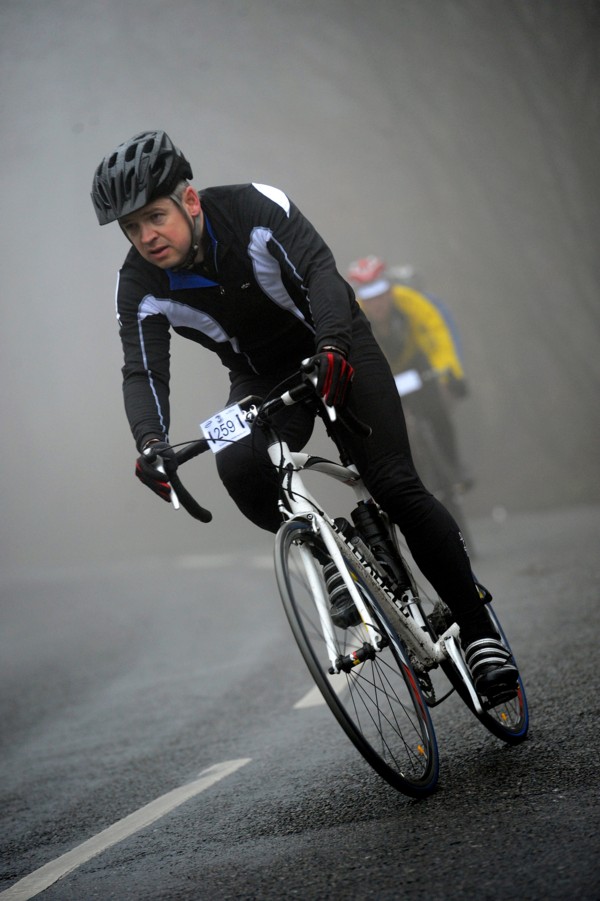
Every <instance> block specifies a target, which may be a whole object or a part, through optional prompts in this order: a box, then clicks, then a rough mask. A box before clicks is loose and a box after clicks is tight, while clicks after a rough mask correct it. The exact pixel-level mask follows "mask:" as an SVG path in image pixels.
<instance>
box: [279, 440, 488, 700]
mask: <svg viewBox="0 0 600 901" xmlns="http://www.w3.org/2000/svg"><path fill="white" fill-rule="evenodd" d="M268 452H269V457H270V459H271V462H272V463H273V466H274V468H275V469H276V470H277V472H279V473H284V475H283V476H282V478H281V489H282V492H283V496H282V498H281V499H280V502H279V509H280V512H281V514H282V516H283V517H284V519H286V520H290V521H291V520H297V521H300V522H305V523H307V524H308V525H309V526H310V528H311V530H312V531H313V532H314V533H315V534H317V535H319V537H320V538H321V539H322V541H323V543H324V544H325V547H326V549H327V552H328V554H329V555H330V557H331V559H332V561H333V562H334V564H335V566H336V568H337V569H338V571H339V572H340V574H341V576H342V578H343V580H344V584H345V586H346V588H347V589H348V592H349V593H350V596H351V597H352V600H353V601H354V603H355V605H356V607H357V608H358V611H359V613H360V615H361V618H362V620H363V624H364V627H365V629H366V633H367V637H368V641H369V643H370V644H371V646H372V647H373V649H374V650H375V651H378V650H380V649H381V641H382V637H381V634H380V633H379V631H377V630H376V629H375V628H374V627H373V626H372V625H370V624H369V618H370V617H369V613H368V610H367V608H366V606H365V603H364V600H363V598H362V596H361V593H360V591H359V590H358V588H357V587H356V585H355V583H354V580H353V579H352V576H351V574H350V572H349V571H348V567H347V566H346V563H345V557H346V558H348V559H349V560H351V561H352V563H353V565H357V566H359V567H360V569H361V574H362V575H364V577H365V581H366V582H367V583H368V585H369V589H370V590H372V591H373V593H374V594H375V595H376V596H377V598H378V599H379V600H381V602H382V606H383V608H384V609H386V610H390V608H391V607H393V609H394V611H395V614H396V615H395V616H394V620H395V622H396V623H397V624H398V632H399V637H400V638H401V639H402V640H403V641H404V642H405V644H406V645H407V647H408V648H409V649H410V651H412V653H413V654H414V655H415V656H416V658H417V659H418V660H419V661H420V662H421V663H423V665H424V666H425V667H427V668H432V667H434V666H437V665H438V664H439V663H440V662H442V661H443V660H446V659H448V658H450V659H451V660H452V662H453V663H454V665H455V667H456V669H457V670H458V672H459V673H460V675H461V677H462V679H463V682H464V684H465V686H466V688H467V690H468V692H469V695H470V698H471V701H472V703H473V707H474V709H475V711H476V712H477V713H482V712H483V708H482V706H481V702H480V700H479V698H478V696H477V693H476V691H475V687H474V685H473V681H472V679H471V675H470V673H469V671H468V669H467V667H466V664H465V662H464V660H463V657H462V654H461V652H460V648H459V645H458V632H459V628H458V625H457V624H456V623H452V624H451V625H450V626H449V628H448V629H446V631H445V632H444V633H443V634H442V635H441V636H440V637H439V639H438V640H437V641H435V642H434V641H433V640H432V639H431V637H430V635H429V633H428V632H427V631H426V630H424V629H423V628H421V626H422V625H423V623H422V622H421V624H419V622H418V620H417V619H415V618H414V617H413V615H412V613H411V611H410V609H409V608H410V601H409V603H408V604H407V605H406V606H404V607H400V606H398V604H396V603H394V602H393V601H392V600H391V599H390V598H389V596H388V595H387V593H386V592H385V590H384V589H383V587H382V586H381V585H379V583H378V581H377V578H376V576H374V575H373V574H372V573H371V572H370V570H369V568H368V563H367V564H366V565H365V562H363V561H362V559H361V558H360V556H359V554H358V553H357V552H356V551H355V550H354V549H353V548H352V547H351V545H350V544H348V543H347V542H346V541H345V539H344V537H343V535H341V534H340V533H339V532H338V531H337V530H336V529H335V527H334V525H333V520H332V519H331V518H330V517H329V516H328V514H327V513H326V512H325V510H324V509H323V507H322V505H321V504H319V503H318V501H317V500H316V499H315V497H314V496H313V495H312V493H311V492H310V491H309V490H308V489H307V487H306V485H305V483H304V480H303V478H302V473H303V472H305V471H309V470H310V471H313V472H320V473H322V474H324V475H326V476H329V477H330V478H332V479H334V480H335V481H337V482H341V483H343V484H345V485H348V486H349V487H350V488H352V490H353V492H354V495H355V500H356V502H357V503H358V502H359V501H367V500H369V499H370V495H369V493H368V492H367V490H366V488H365V486H364V484H363V482H362V479H361V477H360V475H359V473H358V471H357V469H356V468H355V467H354V466H344V465H343V464H341V463H336V462H334V461H332V460H325V459H323V458H321V457H315V456H313V455H311V454H308V453H304V452H294V451H291V450H290V448H289V447H288V445H287V444H286V442H284V441H280V440H277V441H274V442H273V443H272V444H271V445H270V446H269V448H268ZM302 554H303V562H304V564H305V570H306V572H307V574H308V579H309V584H310V589H311V592H312V595H313V597H314V599H315V605H316V608H317V612H318V615H319V618H320V621H321V628H322V630H323V635H324V636H325V641H326V644H327V651H328V655H329V660H330V664H331V667H332V671H334V672H340V670H339V667H338V665H337V662H336V661H337V650H336V648H335V645H334V642H333V623H332V621H331V615H330V612H329V603H328V598H327V596H326V594H325V591H324V588H323V582H322V579H321V578H320V577H319V573H318V570H317V566H318V563H317V561H316V560H315V558H314V557H313V555H312V554H311V552H310V550H309V549H308V548H302Z"/></svg>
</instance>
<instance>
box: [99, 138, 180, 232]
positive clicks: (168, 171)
mask: <svg viewBox="0 0 600 901" xmlns="http://www.w3.org/2000/svg"><path fill="white" fill-rule="evenodd" d="M189 178H192V169H191V166H190V164H189V163H188V161H187V160H186V158H185V157H184V155H183V153H182V152H181V150H179V149H178V148H177V147H175V145H174V144H173V142H172V141H171V139H170V138H169V136H168V135H167V134H166V132H164V131H142V132H140V134H137V135H135V136H134V137H133V138H131V140H129V141H125V143H124V144H119V146H118V147H117V149H116V150H114V151H113V152H112V153H109V154H108V155H107V156H105V157H104V159H103V160H102V162H101V163H100V165H99V166H98V168H97V169H96V172H95V174H94V181H93V184H92V203H93V204H94V209H95V210H96V216H97V217H98V222H99V223H100V225H106V224H107V223H109V222H114V221H115V220H116V219H120V218H121V217H122V216H126V215H127V214H128V213H133V212H135V211H136V210H139V209H141V208H142V207H143V206H145V205H146V204H147V203H150V201H151V200H155V199H156V198H157V197H165V196H168V195H169V194H171V193H172V192H173V190H174V189H175V187H176V186H177V185H178V184H179V182H180V181H182V180H184V179H189Z"/></svg>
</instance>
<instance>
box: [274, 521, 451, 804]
mask: <svg viewBox="0 0 600 901" xmlns="http://www.w3.org/2000/svg"><path fill="white" fill-rule="evenodd" d="M314 547H315V533H314V531H313V530H312V529H311V528H310V526H308V525H307V524H305V523H303V522H299V521H293V522H288V523H284V524H283V525H282V526H281V528H280V529H279V532H278V533H277V537H276V542H275V571H276V576H277V582H278V586H279V591H280V594H281V598H282V601H283V606H284V609H285V612H286V615H287V618H288V621H289V623H290V626H291V629H292V632H293V635H294V637H295V639H296V643H297V645H298V648H299V650H300V653H301V655H302V657H303V658H304V661H305V663H306V665H307V667H308V669H309V671H310V673H311V675H312V677H313V679H314V681H315V684H316V685H317V686H318V688H319V690H320V692H321V694H322V696H323V698H324V700H325V702H326V703H327V705H328V706H329V708H330V710H331V711H332V713H333V714H334V716H335V718H336V719H337V721H338V723H339V724H340V726H341V727H342V729H343V730H344V731H345V733H346V735H347V736H348V738H349V739H350V740H351V741H352V742H353V744H354V745H355V747H356V748H357V750H358V751H359V752H360V753H361V754H362V756H363V757H364V758H365V760H366V761H367V762H368V763H369V764H370V766H371V767H372V768H373V769H374V770H375V772H376V773H378V774H379V775H380V776H381V777H382V778H383V779H385V780H386V781H387V782H388V783H389V784H390V785H392V786H393V787H394V788H395V789H397V790H398V791H401V792H403V793H404V794H406V795H409V796H410V797H413V798H420V797H424V796H426V795H428V794H430V793H431V792H432V791H433V790H434V789H435V786H436V784H437V780H438V773H439V756H438V748H437V741H436V737H435V732H434V730H433V725H432V722H431V717H430V714H429V710H428V707H427V704H426V702H425V700H424V698H423V696H422V694H421V691H420V688H419V685H418V681H417V678H416V676H415V673H414V671H413V669H412V667H411V665H410V661H409V658H408V654H407V652H406V650H405V648H404V645H403V644H402V642H401V640H400V639H399V638H398V635H397V633H396V631H395V630H394V628H393V627H392V625H391V623H390V620H389V618H388V617H387V616H386V613H385V610H383V609H382V606H381V604H380V603H379V602H378V600H377V598H376V597H375V595H374V593H373V591H372V589H371V588H370V587H369V585H368V584H367V581H366V579H365V578H364V574H363V575H361V570H360V567H359V566H358V565H357V566H356V567H355V566H353V564H352V562H350V561H349V562H348V563H347V565H348V568H349V570H350V572H351V574H352V576H353V578H354V580H355V582H356V584H357V587H358V588H359V590H360V591H361V594H362V597H363V599H364V602H365V605H366V606H367V609H368V610H369V611H370V612H371V613H372V614H373V619H374V621H375V624H376V627H377V629H378V630H379V631H380V633H381V634H383V635H384V636H385V637H386V639H387V642H388V645H387V647H385V648H384V649H383V650H381V651H378V652H377V653H376V655H375V656H374V659H373V660H365V661H364V662H362V663H360V664H359V665H357V666H354V667H353V668H352V669H351V670H350V671H349V672H340V673H339V674H336V675H330V673H329V672H328V670H329V666H330V660H329V656H328V653H327V648H326V637H325V635H324V633H323V630H322V626H321V621H320V618H319V616H318V613H317V610H316V607H315V601H314V597H313V593H312V591H311V589H310V586H309V583H308V577H309V569H310V570H311V571H312V572H311V574H312V576H313V577H314V576H315V574H316V576H317V578H319V579H320V580H322V567H321V564H319V562H318V561H317V560H316V559H315V557H314V556H313V549H314ZM333 633H334V634H333V635H332V636H331V638H332V640H333V642H334V643H335V647H336V650H337V651H338V653H339V654H340V655H342V656H343V655H346V654H348V653H349V651H350V650H352V649H356V648H357V647H361V646H362V644H363V643H364V641H365V638H366V630H365V627H364V625H363V624H362V623H361V625H360V626H355V627H351V628H349V629H345V630H343V629H338V628H336V627H335V626H334V627H333Z"/></svg>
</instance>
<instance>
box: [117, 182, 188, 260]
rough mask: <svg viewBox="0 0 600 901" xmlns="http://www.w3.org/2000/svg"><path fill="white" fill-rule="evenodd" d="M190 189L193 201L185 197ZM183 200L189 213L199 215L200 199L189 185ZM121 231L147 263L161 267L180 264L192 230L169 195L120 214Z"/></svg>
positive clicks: (183, 258)
mask: <svg viewBox="0 0 600 901" xmlns="http://www.w3.org/2000/svg"><path fill="white" fill-rule="evenodd" d="M187 191H192V193H193V194H194V195H195V201H194V200H193V198H192V203H191V206H190V198H189V197H186V194H187ZM182 202H183V204H184V206H185V208H186V209H187V210H188V212H190V209H191V208H193V209H194V210H196V212H190V215H192V216H193V215H198V214H199V212H200V203H199V201H198V195H197V194H196V193H195V191H193V190H192V189H191V188H188V189H187V190H186V192H185V193H184V196H183V198H182ZM119 224H120V225H121V227H122V228H123V231H124V232H125V234H126V235H127V237H128V238H129V240H130V241H131V243H132V244H133V246H134V247H135V249H136V250H137V251H138V253H139V254H140V255H141V256H142V257H143V258H144V259H145V260H147V261H148V262H149V263H152V264H153V265H154V266H159V267H160V268H161V269H171V268H174V267H177V266H179V265H180V264H181V263H182V262H183V261H184V260H185V258H186V256H187V253H188V251H189V249H190V243H191V230H190V222H189V219H188V218H187V217H186V215H185V214H184V212H183V210H182V209H181V208H180V207H179V206H178V205H177V204H176V203H175V201H174V200H171V198H170V197H159V198H158V199H157V200H153V201H152V202H151V203H149V204H147V205H146V206H144V207H142V209H141V210H137V211H136V212H135V213H130V214H129V215H128V216H123V218H122V219H121V220H120V223H119Z"/></svg>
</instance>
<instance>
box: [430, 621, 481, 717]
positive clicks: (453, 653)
mask: <svg viewBox="0 0 600 901" xmlns="http://www.w3.org/2000/svg"><path fill="white" fill-rule="evenodd" d="M440 640H443V642H444V645H445V647H446V651H447V653H448V657H449V658H450V660H451V661H452V663H453V664H454V666H455V667H456V669H457V670H458V672H459V674H460V677H461V678H462V680H463V682H464V684H465V687H466V689H467V691H468V692H469V697H470V698H471V703H472V704H473V709H474V710H475V713H476V714H478V715H479V714H481V713H483V707H482V706H481V701H480V700H479V696H478V694H477V692H476V691H475V687H474V685H473V680H472V679H471V674H470V672H469V670H468V669H467V664H466V663H465V661H464V660H463V656H462V654H461V652H460V648H459V647H458V644H457V642H456V638H455V637H454V635H448V634H447V633H444V635H443V636H442V638H441V639H440Z"/></svg>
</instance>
